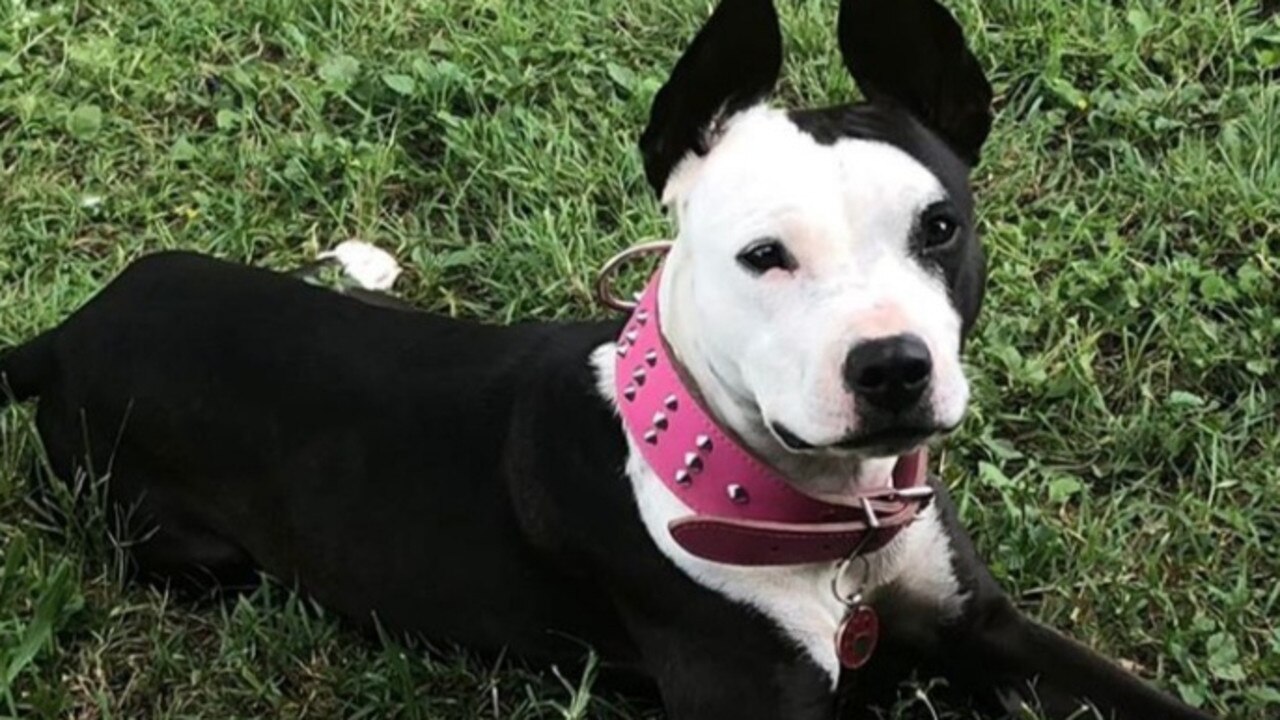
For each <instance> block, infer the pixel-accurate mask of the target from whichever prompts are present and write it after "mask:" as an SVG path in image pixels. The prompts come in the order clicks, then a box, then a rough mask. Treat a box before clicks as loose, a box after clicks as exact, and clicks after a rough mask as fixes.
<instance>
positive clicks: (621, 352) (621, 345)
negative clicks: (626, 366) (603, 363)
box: [618, 343, 631, 357]
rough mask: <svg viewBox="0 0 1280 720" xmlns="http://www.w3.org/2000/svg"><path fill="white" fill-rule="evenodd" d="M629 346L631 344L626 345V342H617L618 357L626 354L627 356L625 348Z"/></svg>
mask: <svg viewBox="0 0 1280 720" xmlns="http://www.w3.org/2000/svg"><path fill="white" fill-rule="evenodd" d="M630 347H631V346H630V345H627V344H626V343H618V357H626V356H627V350H628V349H629V348H630Z"/></svg>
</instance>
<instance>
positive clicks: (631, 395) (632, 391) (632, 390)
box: [622, 385, 636, 402]
mask: <svg viewBox="0 0 1280 720" xmlns="http://www.w3.org/2000/svg"><path fill="white" fill-rule="evenodd" d="M622 397H624V398H626V399H627V402H630V401H632V400H635V399H636V386H635V385H628V386H626V387H624V388H622Z"/></svg>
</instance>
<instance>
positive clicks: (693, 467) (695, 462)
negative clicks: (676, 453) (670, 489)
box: [684, 453, 702, 475]
mask: <svg viewBox="0 0 1280 720" xmlns="http://www.w3.org/2000/svg"><path fill="white" fill-rule="evenodd" d="M684 466H685V468H687V469H688V470H689V472H691V473H693V474H695V475H696V474H698V473H700V472H702V458H700V457H698V453H685V454H684Z"/></svg>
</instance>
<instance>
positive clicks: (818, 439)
mask: <svg viewBox="0 0 1280 720" xmlns="http://www.w3.org/2000/svg"><path fill="white" fill-rule="evenodd" d="M719 137H720V139H719V141H718V142H717V144H716V145H715V147H713V148H712V150H711V152H710V153H709V154H708V155H707V156H706V157H704V158H698V157H689V158H686V159H685V160H684V161H683V162H681V163H680V165H679V167H678V168H677V171H676V174H675V176H674V177H673V180H672V181H671V182H670V183H668V187H667V192H666V195H667V196H668V197H669V198H670V203H671V205H673V206H674V208H675V211H676V215H677V220H678V223H679V235H678V238H677V241H676V243H675V247H674V249H673V250H672V253H671V257H670V260H669V261H668V263H667V266H666V276H665V277H664V279H663V288H662V292H663V297H662V299H661V303H662V307H663V308H664V312H665V313H666V316H665V322H664V330H665V331H666V332H667V337H668V340H669V341H670V342H671V343H672V345H673V347H674V348H676V350H677V352H679V353H682V358H681V359H682V360H683V361H684V363H685V365H686V367H687V369H688V371H689V372H690V374H691V375H692V376H693V378H694V379H695V381H696V382H697V384H698V386H699V388H700V389H701V390H702V391H703V392H707V393H710V394H712V395H718V396H716V397H712V398H711V399H710V402H711V403H712V405H714V406H716V408H717V409H718V410H722V411H724V412H725V413H726V417H725V418H724V419H725V420H726V421H727V422H729V424H730V425H732V426H734V427H735V428H737V427H739V426H759V427H760V428H765V429H766V433H767V424H766V423H768V422H779V423H781V424H783V425H785V426H786V427H787V428H789V429H790V430H791V431H793V432H794V433H796V434H797V435H799V436H800V437H801V438H802V439H804V440H806V441H808V442H809V443H811V444H813V445H818V446H822V445H828V444H832V443H835V442H838V441H840V440H842V439H844V438H846V437H848V436H849V435H850V434H852V433H855V432H856V431H857V429H858V415H857V412H856V407H855V402H856V401H855V399H854V397H853V396H852V395H851V394H850V393H849V392H848V391H847V390H846V389H845V387H844V378H843V368H844V363H845V358H846V357H847V355H848V353H849V351H850V349H852V347H853V346H854V345H855V344H857V343H858V342H860V341H862V340H866V339H871V338H876V337H883V336H887V335H894V334H898V333H914V334H916V335H919V336H920V337H921V338H923V339H924V341H925V342H926V344H928V346H929V348H930V351H931V353H932V356H933V360H934V362H933V365H934V371H933V372H934V375H933V378H932V382H931V387H932V395H931V397H930V398H929V400H930V402H931V403H932V406H933V409H934V414H935V416H936V418H937V420H938V422H939V424H941V425H945V426H951V425H954V424H956V423H958V422H959V421H960V419H961V417H962V415H963V413H964V408H965V405H966V403H967V401H968V397H969V387H968V384H967V382H966V381H965V377H964V374H963V372H962V370H961V367H960V326H961V320H960V316H959V314H958V313H957V312H956V310H955V308H954V307H953V306H952V304H951V302H950V298H949V297H948V293H947V289H946V287H945V284H944V283H943V281H942V279H941V278H940V277H937V276H936V275H935V274H933V273H932V272H931V271H929V270H927V269H926V267H925V266H924V265H922V263H921V262H920V261H919V260H918V259H917V258H916V257H915V256H914V255H913V253H912V252H911V249H910V247H909V239H910V236H911V231H912V227H913V224H914V223H915V222H916V221H917V219H918V218H919V216H920V213H921V212H922V211H923V210H924V209H925V208H927V207H928V206H929V205H931V204H933V203H934V202H937V201H939V200H942V199H944V198H945V197H946V192H945V190H944V188H943V187H942V185H941V183H940V182H939V181H938V179H937V178H936V177H935V176H934V175H933V174H932V173H931V172H930V171H929V170H928V169H927V168H925V167H924V166H923V165H921V164H920V163H919V162H917V161H916V160H915V159H914V158H912V157H911V156H909V155H907V154H906V153H905V152H903V151H901V150H899V149H897V148H895V147H893V146H891V145H888V144H885V143H880V142H873V141H868V140H859V139H844V140H840V141H839V142H837V143H836V144H834V145H821V144H819V143H818V142H817V141H815V140H814V139H813V138H812V137H811V136H810V135H808V134H806V133H804V132H803V131H801V130H800V129H799V128H798V127H796V126H795V124H794V123H792V122H791V120H790V119H789V118H788V117H787V116H786V114H785V113H784V112H782V111H779V110H774V109H771V108H767V107H763V106H761V107H756V108H753V109H751V110H747V111H745V112H743V113H741V114H739V115H737V116H735V117H733V118H730V119H729V120H728V121H727V122H726V123H725V128H724V130H723V132H722V134H721V135H720V136H719ZM767 237H774V238H778V239H780V240H781V241H782V242H783V243H784V245H785V246H786V247H787V248H788V250H789V251H790V252H791V254H792V255H793V256H794V257H795V258H796V260H797V262H798V266H799V267H798V269H797V270H796V271H795V272H794V273H790V272H786V271H780V270H775V271H771V272H769V273H767V274H765V275H763V276H754V275H752V274H750V273H748V272H746V271H745V270H744V269H743V268H742V267H741V266H740V265H739V264H738V262H737V260H736V258H737V256H738V254H739V253H740V252H741V251H742V250H743V249H745V248H746V247H748V246H749V245H751V244H752V243H754V242H756V241H757V240H759V239H761V238H767ZM694 308H696V311H694V310H693V309H694ZM756 440H759V441H760V442H762V443H765V444H767V443H769V442H770V438H768V437H761V438H748V441H749V442H752V444H755V441H756ZM766 449H767V448H766Z"/></svg>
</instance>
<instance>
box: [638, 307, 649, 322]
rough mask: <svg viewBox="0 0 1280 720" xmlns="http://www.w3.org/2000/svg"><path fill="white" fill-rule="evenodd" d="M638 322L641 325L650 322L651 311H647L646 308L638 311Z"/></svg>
mask: <svg viewBox="0 0 1280 720" xmlns="http://www.w3.org/2000/svg"><path fill="white" fill-rule="evenodd" d="M636 322H638V323H640V324H641V325H643V324H645V323H647V322H649V311H648V310H645V309H644V308H641V309H639V310H637V311H636Z"/></svg>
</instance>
